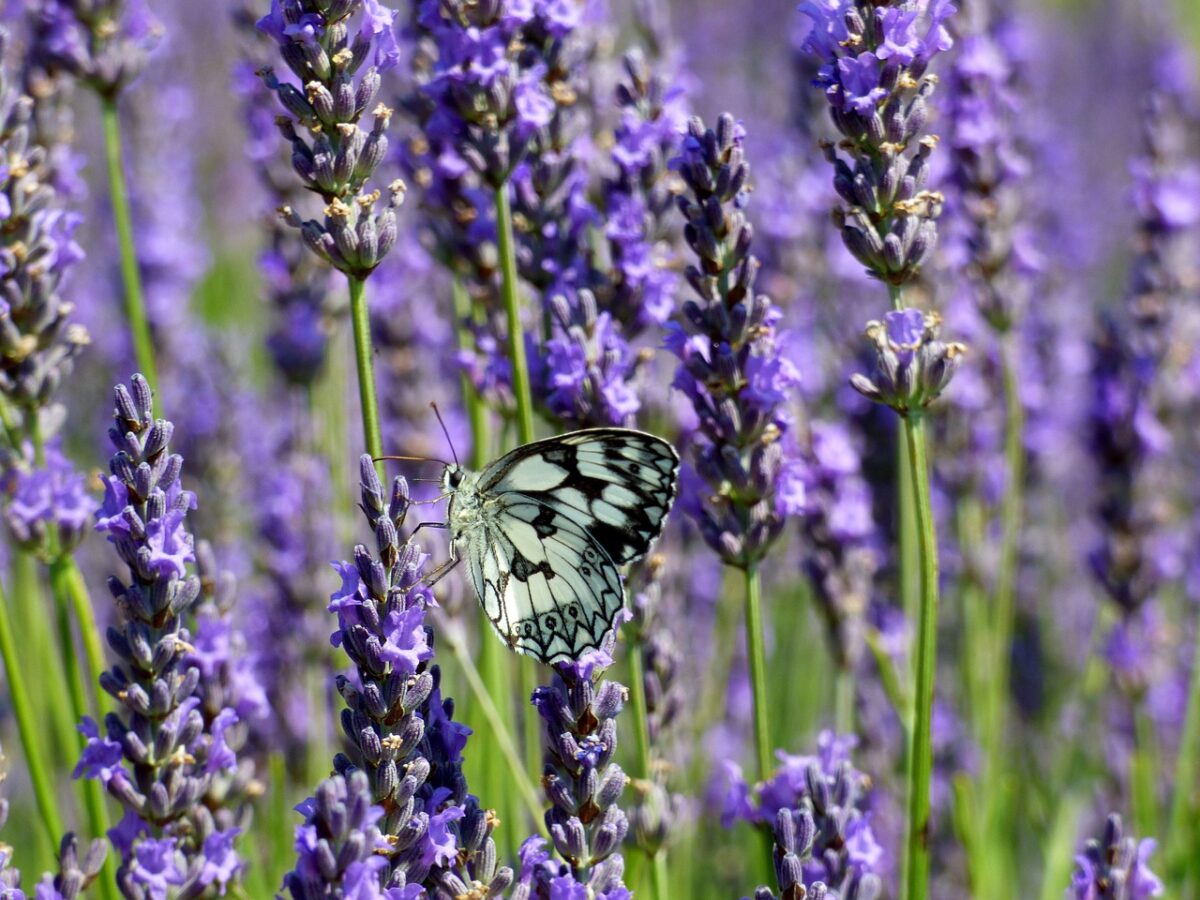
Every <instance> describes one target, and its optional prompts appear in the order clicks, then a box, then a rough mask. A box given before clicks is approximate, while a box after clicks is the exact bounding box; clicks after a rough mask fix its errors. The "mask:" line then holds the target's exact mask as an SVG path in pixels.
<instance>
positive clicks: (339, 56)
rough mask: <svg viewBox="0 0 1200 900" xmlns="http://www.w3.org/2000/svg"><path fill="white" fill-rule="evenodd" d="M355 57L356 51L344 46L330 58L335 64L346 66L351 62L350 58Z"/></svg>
mask: <svg viewBox="0 0 1200 900" xmlns="http://www.w3.org/2000/svg"><path fill="white" fill-rule="evenodd" d="M352 59H354V51H353V50H351V49H350V48H349V47H343V48H342V49H341V50H339V51H338V52H337V53H335V54H333V56H332V57H330V60H331V61H332V62H333V64H334V65H335V66H346V65H349V64H350V60H352Z"/></svg>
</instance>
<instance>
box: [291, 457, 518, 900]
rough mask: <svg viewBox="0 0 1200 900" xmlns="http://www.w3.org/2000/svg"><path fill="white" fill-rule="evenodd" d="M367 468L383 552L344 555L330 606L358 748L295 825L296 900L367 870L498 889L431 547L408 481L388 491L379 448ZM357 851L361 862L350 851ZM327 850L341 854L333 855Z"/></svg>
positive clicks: (447, 888)
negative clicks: (441, 620) (449, 671)
mask: <svg viewBox="0 0 1200 900" xmlns="http://www.w3.org/2000/svg"><path fill="white" fill-rule="evenodd" d="M359 471H360V479H361V481H360V487H361V508H362V510H363V512H364V514H365V515H366V517H367V521H368V523H369V524H370V525H371V527H372V530H373V531H374V534H375V547H376V552H375V555H372V554H371V553H370V552H369V551H368V550H367V548H366V547H365V546H363V545H361V544H360V545H358V546H357V547H355V553H354V561H353V562H341V563H339V564H338V565H337V568H338V570H339V572H340V573H341V576H342V587H341V588H340V589H339V590H338V591H337V592H335V593H334V594H333V595H332V597H331V598H330V604H329V610H330V612H334V613H336V614H337V620H338V629H337V630H336V631H335V632H334V634H333V638H332V640H333V643H334V645H335V646H339V647H342V648H343V649H344V650H345V652H346V654H347V655H348V656H349V657H350V659H351V661H352V662H353V663H354V666H355V669H354V675H355V677H354V678H353V679H351V678H350V677H347V676H339V677H338V682H337V687H338V692H339V693H340V694H341V695H342V698H343V699H344V700H345V702H346V708H345V709H344V710H343V711H342V716H341V725H342V730H343V731H344V733H345V735H346V738H347V740H348V741H349V743H350V747H351V748H352V752H351V754H345V753H339V754H338V755H337V756H336V757H335V758H334V761H333V763H334V768H335V769H336V770H337V772H338V775H339V778H338V779H336V780H334V781H331V782H326V783H325V784H323V785H322V786H321V788H320V789H319V790H318V793H317V795H316V800H315V801H313V802H312V803H310V804H308V805H306V807H305V809H304V811H305V812H306V813H307V814H308V816H309V821H308V822H307V823H306V825H304V826H302V827H301V829H300V830H299V831H298V833H297V835H298V844H297V849H298V850H299V851H300V855H299V858H298V862H297V867H296V869H295V870H293V872H292V873H291V874H289V875H288V876H287V878H286V879H285V884H286V885H287V887H288V889H289V891H290V892H291V895H292V896H293V897H296V898H301V897H319V896H343V895H346V896H348V895H350V893H351V892H352V891H353V890H366V887H365V885H366V884H367V881H366V879H373V881H371V884H373V885H374V886H375V887H374V889H375V890H377V891H378V890H380V889H381V888H383V889H387V890H388V891H396V892H397V895H399V896H419V891H417V890H416V889H417V888H418V887H419V886H424V887H425V889H426V890H428V891H430V892H431V893H432V895H433V896H435V897H439V898H441V897H447V898H449V897H456V896H461V895H462V894H464V893H467V892H468V891H476V890H479V891H483V894H481V896H494V895H496V894H498V893H500V892H501V891H503V890H504V889H505V888H506V887H507V885H508V884H509V883H510V882H511V880H512V870H511V869H507V868H502V867H500V866H499V864H498V862H497V859H496V850H495V845H494V843H493V842H492V840H491V837H490V834H491V830H492V828H493V827H494V825H495V821H494V818H493V817H492V816H491V814H490V813H489V811H488V810H485V809H483V808H481V807H480V806H479V802H478V800H477V799H476V798H475V797H474V796H473V795H471V794H469V793H468V792H467V785H466V780H465V778H463V775H462V751H463V748H464V747H465V746H466V742H467V737H468V735H469V734H470V729H468V728H465V727H464V726H463V725H461V724H459V723H457V722H455V721H454V720H453V712H454V704H453V701H450V700H443V699H442V695H441V690H440V681H441V672H440V669H439V668H438V667H437V666H436V665H432V664H430V660H431V659H432V658H433V635H432V630H431V629H429V628H428V627H427V626H426V624H425V615H426V609H427V607H428V606H429V605H430V604H431V603H432V595H431V594H430V593H429V591H428V589H427V588H426V587H424V586H423V584H422V580H423V567H424V564H425V558H426V557H425V555H424V554H423V553H422V552H421V551H420V549H419V548H418V547H417V546H416V545H414V544H412V543H411V542H408V543H403V544H402V543H401V541H400V537H399V529H400V528H401V527H402V526H403V524H404V519H405V516H406V515H407V512H408V508H409V503H410V501H409V496H408V486H407V484H406V482H405V481H404V479H402V478H397V479H396V480H395V481H394V482H393V484H392V489H391V493H390V495H389V497H388V498H387V499H386V500H385V498H384V493H383V486H382V484H381V482H380V481H379V477H378V475H377V474H376V472H375V468H374V466H373V464H372V460H371V458H370V457H369V456H363V457H362V459H361V461H360V466H359ZM339 795H341V796H340V797H339ZM356 798H361V799H356ZM335 799H337V800H340V802H341V803H343V804H344V803H350V810H351V811H353V813H354V818H347V817H345V815H344V814H343V815H342V816H337V817H334V818H332V819H331V818H330V816H331V813H330V812H329V811H328V810H329V806H330V804H331V803H332V802H333V801H334V800H335ZM364 805H367V806H368V807H369V808H368V809H365V810H364V809H363V806H364ZM322 817H323V818H322ZM323 823H324V824H323ZM310 834H315V835H316V837H315V839H310V838H309V837H308V835H310ZM380 835H382V836H383V838H385V839H386V842H385V844H384V845H383V849H384V851H385V852H384V853H383V855H382V856H381V857H380V858H381V859H382V860H383V861H382V862H381V863H376V862H374V861H373V860H368V859H367V856H369V855H370V853H371V851H372V850H376V849H378V848H379V844H378V841H379V840H380V838H379V836H380ZM320 839H324V840H325V841H326V846H325V848H324V849H322V848H321V846H320V844H319V840H320ZM330 840H335V841H339V842H341V846H338V847H337V851H338V853H337V856H336V857H335V856H332V855H328V854H329V853H330V850H331V845H329V843H328V842H329V841H330ZM343 847H345V848H351V849H343ZM355 852H357V853H358V854H359V857H358V859H357V860H355V859H352V857H351V856H350V854H351V853H355ZM313 854H316V856H315V857H314V856H313ZM327 855H328V859H329V860H330V861H332V860H333V859H338V860H340V863H339V864H338V865H335V866H331V865H328V864H326V863H325V862H324V860H325V858H326V856H327ZM314 859H315V860H316V864H315V865H314V864H313V863H312V860H314ZM405 889H408V891H409V892H408V893H403V891H404V890H405ZM330 892H333V893H330Z"/></svg>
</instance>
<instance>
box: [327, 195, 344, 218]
mask: <svg viewBox="0 0 1200 900" xmlns="http://www.w3.org/2000/svg"><path fill="white" fill-rule="evenodd" d="M325 215H326V216H328V217H329V218H330V219H348V218H350V207H349V206H347V205H346V204H345V203H344V202H343V201H342V199H341V198H340V197H334V198H333V199H332V200H330V201H329V205H328V206H326V207H325Z"/></svg>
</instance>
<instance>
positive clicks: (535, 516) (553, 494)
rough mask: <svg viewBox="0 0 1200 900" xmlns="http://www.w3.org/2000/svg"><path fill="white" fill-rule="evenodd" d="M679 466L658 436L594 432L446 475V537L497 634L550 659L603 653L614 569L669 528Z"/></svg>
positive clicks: (619, 590) (613, 607) (617, 589)
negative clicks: (462, 558) (463, 560)
mask: <svg viewBox="0 0 1200 900" xmlns="http://www.w3.org/2000/svg"><path fill="white" fill-rule="evenodd" d="M678 469H679V457H678V456H677V454H676V453H675V450H674V448H672V447H671V445H670V444H668V443H667V442H666V441H664V440H662V439H661V438H657V437H654V436H653V435H649V434H644V433H642V432H639V431H632V430H629V429H622V428H595V429H588V430H586V431H577V432H573V433H571V434H566V435H562V436H561V437H556V438H550V439H548V440H544V441H537V442H535V443H532V444H527V445H525V446H524V447H520V448H518V449H516V450H514V451H512V452H511V453H508V454H506V455H505V456H502V457H501V458H500V459H498V460H496V461H495V462H494V463H492V464H491V465H489V466H487V467H485V468H484V469H483V470H482V471H480V472H478V473H461V474H460V476H459V477H458V478H450V479H449V480H448V487H449V489H450V490H451V491H452V492H453V498H452V500H451V506H450V511H449V521H450V528H451V537H452V539H453V541H454V544H455V545H456V546H457V547H460V548H462V549H463V550H465V554H466V557H467V564H468V568H469V571H470V576H471V581H472V583H473V584H474V586H475V590H476V593H478V595H479V600H480V603H481V604H482V605H483V609H484V612H485V613H486V614H487V617H488V619H489V620H490V621H491V622H492V625H493V626H494V627H495V629H496V631H497V632H498V633H499V635H500V637H501V638H502V639H503V640H504V641H505V642H506V643H507V644H508V645H509V646H510V647H512V648H513V649H514V650H516V651H517V652H520V653H528V654H530V655H532V656H535V657H537V658H538V659H539V660H541V661H542V662H544V663H559V662H564V661H570V660H576V659H578V658H579V657H580V656H581V655H582V654H583V653H584V652H585V651H587V650H589V649H594V648H596V647H598V646H599V645H600V642H601V640H602V639H603V637H604V635H605V634H607V633H608V632H609V631H610V630H611V629H612V627H613V623H614V621H615V619H616V617H617V614H618V613H619V612H620V610H621V608H622V606H623V605H624V589H623V587H622V584H621V575H620V571H619V566H621V565H623V564H625V563H627V562H630V561H632V560H635V559H638V558H640V557H642V556H644V555H645V554H646V552H647V551H648V550H649V549H650V545H651V544H652V543H653V541H654V539H655V538H656V537H658V535H659V533H660V532H661V531H662V526H663V523H664V520H665V519H666V516H667V513H668V512H669V511H670V508H671V503H672V502H673V500H674V498H675V489H676V480H677V477H678Z"/></svg>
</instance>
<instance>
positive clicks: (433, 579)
mask: <svg viewBox="0 0 1200 900" xmlns="http://www.w3.org/2000/svg"><path fill="white" fill-rule="evenodd" d="M460 562H462V560H460V559H456V558H454V557H451V558H450V559H448V560H446V561H445V562H444V563H442V564H441V565H440V566H438V567H437V568H435V569H434V570H433V571H432V572H430V573H429V574H428V575H426V576H425V577H424V578H422V579H421V581H420V582H419V583H423V584H424V585H425V587H429V588H431V587H433V586H434V585H435V584H437V583H438V582H439V581H441V580H442V579H443V578H445V577H446V576H447V575H449V574H450V571H451V570H452V569H453V568H454V567H455V566H457V565H458V564H459V563H460Z"/></svg>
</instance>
